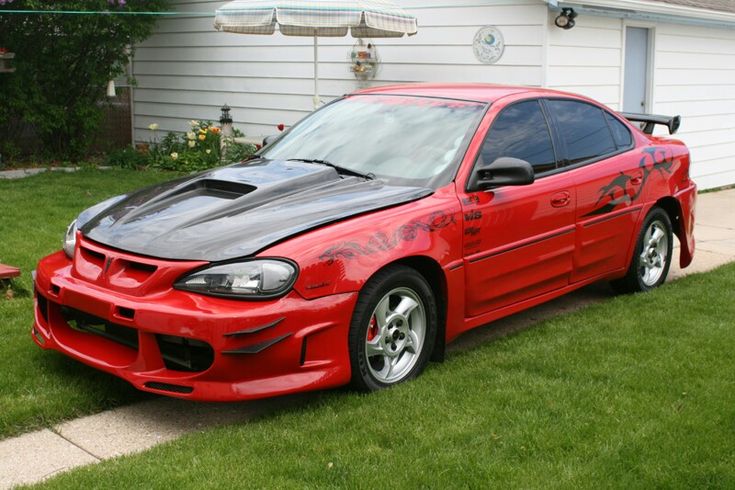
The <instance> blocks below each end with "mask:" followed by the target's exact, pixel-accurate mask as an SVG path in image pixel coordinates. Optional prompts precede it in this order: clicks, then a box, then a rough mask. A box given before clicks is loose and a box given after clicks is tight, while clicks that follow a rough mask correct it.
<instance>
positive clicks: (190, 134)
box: [186, 131, 197, 140]
mask: <svg viewBox="0 0 735 490" xmlns="http://www.w3.org/2000/svg"><path fill="white" fill-rule="evenodd" d="M186 137H187V138H189V139H190V140H193V139H196V137H197V135H196V133H195V132H194V131H189V132H188V133H186Z"/></svg>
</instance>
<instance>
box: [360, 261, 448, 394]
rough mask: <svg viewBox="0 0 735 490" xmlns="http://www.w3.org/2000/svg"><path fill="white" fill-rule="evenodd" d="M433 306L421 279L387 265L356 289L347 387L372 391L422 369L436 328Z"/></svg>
mask: <svg viewBox="0 0 735 490" xmlns="http://www.w3.org/2000/svg"><path fill="white" fill-rule="evenodd" d="M437 311H438V310H437V306H436V299H435V298H434V293H433V292H432V290H431V287H429V284H428V283H427V282H426V279H424V277H423V276H422V275H421V274H419V273H418V272H417V271H416V270H414V269H411V268H409V267H405V266H390V267H388V268H386V269H384V270H382V271H380V272H378V273H377V274H376V275H375V276H373V277H372V278H371V279H370V280H369V281H368V282H367V284H365V286H364V287H363V288H362V291H360V296H359V298H358V300H357V304H356V305H355V311H354V312H353V314H352V321H351V323H350V333H349V349H350V364H351V367H352V382H351V384H352V387H353V388H356V389H358V390H361V391H376V390H379V389H383V388H387V387H390V386H393V385H395V384H398V383H401V382H403V381H407V380H409V379H413V378H415V377H416V376H418V375H419V374H421V372H422V371H423V370H424V368H426V365H427V364H428V362H429V358H430V356H431V352H432V350H433V348H434V342H435V341H436V332H437V318H438V315H437Z"/></svg>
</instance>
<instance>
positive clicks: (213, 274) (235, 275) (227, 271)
mask: <svg viewBox="0 0 735 490" xmlns="http://www.w3.org/2000/svg"><path fill="white" fill-rule="evenodd" d="M297 275H298V269H297V267H296V265H295V264H293V263H292V262H288V261H286V260H278V259H258V260H250V261H247V262H235V263H231V264H223V265H215V266H213V267H208V268H206V269H201V270H198V271H194V272H192V273H190V274H187V275H186V276H184V277H182V278H181V279H179V280H178V281H176V283H175V284H174V287H175V288H176V289H183V290H185V291H192V292H195V293H201V294H208V295H212V296H224V297H229V298H242V297H247V298H252V299H258V298H273V297H276V296H280V295H282V294H285V293H286V292H288V291H289V290H290V289H291V286H293V283H294V282H295V281H296V276H297Z"/></svg>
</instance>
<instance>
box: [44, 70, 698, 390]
mask: <svg viewBox="0 0 735 490" xmlns="http://www.w3.org/2000/svg"><path fill="white" fill-rule="evenodd" d="M629 119H630V120H633V121H635V122H637V123H638V122H642V123H644V124H645V128H644V131H641V130H640V129H639V128H638V126H637V125H634V124H631V122H629ZM656 124H662V125H666V126H668V127H669V130H670V132H672V133H673V132H674V131H675V130H676V129H677V127H678V124H679V118H678V117H677V118H666V117H661V116H647V115H627V116H625V117H624V116H623V115H621V114H617V113H615V112H611V111H610V110H609V109H607V108H606V107H604V106H602V105H600V104H598V103H597V102H595V101H592V100H590V99H587V98H584V97H581V96H577V95H572V94H568V93H562V92H555V91H550V90H542V89H535V88H523V87H506V86H491V85H428V84H425V85H406V86H393V87H384V88H376V89H371V90H365V91H362V92H358V93H355V94H351V95H348V96H345V97H343V98H340V99H339V100H337V101H335V102H333V103H331V104H328V105H326V106H325V107H323V108H322V109H320V110H318V111H316V112H315V113H313V114H311V115H309V116H308V117H306V118H305V119H304V120H303V121H301V122H300V123H298V124H297V125H295V126H294V127H293V128H291V129H290V130H289V131H287V132H285V133H283V134H282V135H281V136H280V137H279V138H278V139H277V140H275V141H274V142H271V143H270V144H269V145H267V146H266V147H265V148H264V149H263V150H261V152H260V153H259V154H258V155H257V156H256V157H255V158H254V159H252V160H250V161H246V162H243V163H240V164H237V165H231V166H228V167H223V168H219V169H215V170H212V171H208V172H205V173H202V174H199V175H196V176H194V177H186V178H183V179H179V180H177V181H174V182H170V183H167V184H163V185H159V186H156V187H152V188H149V189H145V190H142V191H139V192H136V193H133V194H130V195H126V196H119V197H115V198H113V199H110V200H108V201H105V202H103V203H101V204H99V205H97V206H94V207H92V208H90V209H88V210H86V211H84V212H83V213H81V214H80V215H79V217H78V218H77V220H76V221H75V223H72V225H71V226H70V227H69V231H68V233H67V236H66V239H65V243H64V250H63V251H59V252H57V253H55V254H52V255H50V256H48V257H46V258H44V259H43V260H41V262H40V263H39V265H38V270H37V275H36V283H35V289H36V314H35V324H34V326H33V330H32V337H33V339H34V341H35V342H36V343H37V344H38V345H40V346H41V347H43V348H45V349H55V350H58V351H60V352H63V353H64V354H66V355H68V356H70V357H72V358H74V359H77V360H79V361H82V362H84V363H86V364H88V365H90V366H93V367H95V368H97V369H101V370H103V371H107V372H109V373H111V374H114V375H117V376H120V377H122V378H124V379H126V380H128V381H129V382H130V383H132V384H133V385H135V386H136V387H137V388H139V389H141V390H146V391H152V392H155V393H160V394H164V395H171V396H177V397H181V398H189V399H199V400H242V399H251V398H258V397H265V396H273V395H280V394H285V393H292V392H297V391H305V390H316V389H323V388H330V387H335V386H340V385H345V384H348V383H352V384H353V385H354V386H355V387H358V388H361V389H366V390H375V389H379V388H383V387H387V386H391V385H394V384H396V383H399V382H402V381H405V380H407V379H410V378H413V377H415V376H417V375H418V374H419V373H420V372H421V371H422V370H423V369H424V368H425V366H426V364H427V363H428V362H429V360H432V359H433V360H441V359H442V357H443V354H444V347H445V345H446V344H447V343H448V342H450V341H451V340H452V339H454V338H455V337H457V336H458V335H460V334H461V333H462V332H465V331H466V330H469V329H471V328H474V327H477V326H480V325H484V324H486V323H488V322H492V321H493V320H496V319H498V318H500V317H503V316H506V315H510V314H512V313H514V312H517V311H520V310H523V309H525V308H529V307H531V306H534V305H537V304H539V303H541V302H544V301H548V300H550V299H552V298H555V297H557V296H559V295H562V294H564V293H567V292H569V291H572V290H574V289H577V288H580V287H582V286H585V285H587V284H590V283H592V282H594V281H600V280H608V281H612V284H613V285H614V287H615V288H616V289H618V290H620V291H624V292H632V291H646V290H649V289H651V288H655V287H656V286H659V285H660V284H661V283H663V282H664V280H665V279H666V275H667V273H668V270H669V265H670V263H671V258H672V244H673V234H676V236H677V237H678V238H679V240H680V242H681V253H680V259H679V260H680V264H681V266H682V267H685V266H687V265H688V264H689V263H690V262H691V260H692V255H693V253H694V238H693V236H692V231H693V226H694V205H695V198H696V186H695V184H694V183H693V182H692V180H691V179H690V177H689V152H688V150H687V148H686V147H685V146H684V144H683V143H681V142H680V141H676V140H672V139H668V138H661V137H655V136H652V135H651V133H652V132H653V127H654V125H656Z"/></svg>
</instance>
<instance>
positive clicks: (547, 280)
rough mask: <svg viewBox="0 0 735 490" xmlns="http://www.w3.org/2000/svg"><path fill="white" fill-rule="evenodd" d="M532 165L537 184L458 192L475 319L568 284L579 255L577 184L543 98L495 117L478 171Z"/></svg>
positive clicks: (468, 307)
mask: <svg viewBox="0 0 735 490" xmlns="http://www.w3.org/2000/svg"><path fill="white" fill-rule="evenodd" d="M500 157H514V158H520V159H522V160H526V161H528V162H529V163H531V165H532V166H533V167H534V170H535V177H536V181H535V182H534V183H533V184H530V185H525V186H517V187H513V186H502V187H497V188H493V189H490V190H485V191H478V192H464V193H461V194H460V199H461V202H462V208H463V214H464V265H465V271H466V274H465V280H466V287H465V313H466V315H467V317H468V318H469V317H475V316H478V315H482V314H484V313H488V312H490V311H493V310H497V309H499V308H503V307H506V306H509V305H512V304H515V303H518V302H521V301H523V300H526V299H529V298H532V297H535V296H538V295H541V294H544V293H547V292H549V291H553V290H555V289H559V288H563V287H565V286H566V285H568V284H569V275H570V273H571V269H572V256H573V252H574V208H575V198H574V186H573V181H572V179H571V178H570V176H569V175H567V174H566V173H564V172H561V173H560V172H559V171H558V169H557V158H556V153H555V150H554V143H553V140H552V135H551V131H550V128H549V123H548V120H547V117H546V114H545V113H544V110H543V107H542V106H541V103H540V102H539V100H538V99H531V100H523V101H519V102H515V103H513V104H511V105H509V106H508V107H506V108H505V109H503V110H502V111H501V112H499V113H498V115H497V116H496V117H495V119H494V121H493V123H492V124H491V126H490V129H489V131H488V133H487V135H486V137H485V140H484V142H483V145H482V147H481V149H480V151H479V154H478V156H477V159H476V161H475V166H476V167H478V166H484V165H486V164H489V163H491V162H493V161H495V160H496V159H497V158H500Z"/></svg>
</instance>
